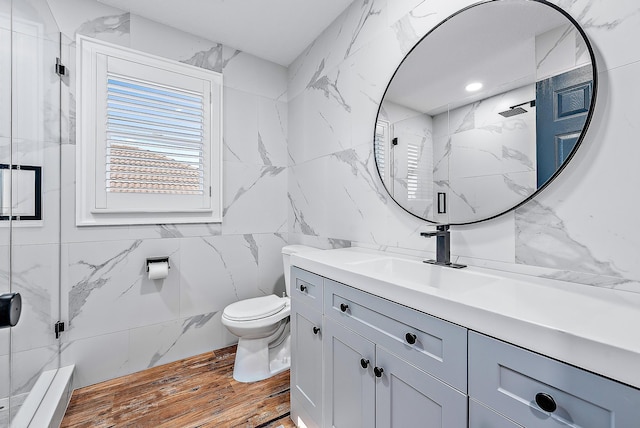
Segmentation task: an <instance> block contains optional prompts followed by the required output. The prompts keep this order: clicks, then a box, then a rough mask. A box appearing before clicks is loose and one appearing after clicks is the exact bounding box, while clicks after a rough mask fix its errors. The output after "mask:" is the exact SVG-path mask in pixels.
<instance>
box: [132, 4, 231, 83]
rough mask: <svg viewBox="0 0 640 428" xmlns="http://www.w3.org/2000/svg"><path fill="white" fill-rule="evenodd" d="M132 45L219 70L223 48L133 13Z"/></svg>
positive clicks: (142, 49)
mask: <svg viewBox="0 0 640 428" xmlns="http://www.w3.org/2000/svg"><path fill="white" fill-rule="evenodd" d="M130 34H131V48H133V49H136V50H139V51H142V52H147V53H150V54H153V55H158V56H161V57H163V58H169V59H172V60H175V61H180V62H183V63H186V64H190V65H194V66H196V67H200V68H205V69H207V70H212V71H216V72H219V73H220V72H222V68H223V56H222V51H223V47H222V45H221V44H220V43H216V42H215V41H210V40H206V39H203V38H201V37H197V36H194V35H192V34H189V33H186V32H184V31H180V30H177V29H175V28H173V27H169V26H167V25H163V24H160V23H158V22H155V21H151V20H149V19H146V18H143V17H141V16H138V15H135V14H132V15H131V24H130Z"/></svg>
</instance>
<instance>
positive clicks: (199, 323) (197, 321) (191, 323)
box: [147, 312, 218, 368]
mask: <svg viewBox="0 0 640 428" xmlns="http://www.w3.org/2000/svg"><path fill="white" fill-rule="evenodd" d="M216 314H218V312H211V313H208V314H202V315H197V316H194V317H191V318H188V319H186V320H184V322H183V323H182V326H181V331H180V333H179V334H178V335H177V336H176V337H175V338H174V339H173V341H172V342H171V343H170V344H169V345H167V346H165V347H164V349H162V350H158V351H156V353H154V354H153V356H152V357H151V360H150V361H149V363H148V364H147V368H151V367H155V366H156V365H157V364H158V362H159V361H160V360H161V359H162V358H163V357H164V356H165V355H167V354H168V353H169V351H171V350H172V349H173V347H174V346H176V344H177V343H178V341H180V339H181V338H182V337H183V336H184V335H185V334H186V333H187V332H188V331H189V330H191V329H192V328H193V329H199V328H202V327H203V326H205V325H206V324H207V323H208V322H209V321H211V320H212V319H213V317H214V316H215V315H216Z"/></svg>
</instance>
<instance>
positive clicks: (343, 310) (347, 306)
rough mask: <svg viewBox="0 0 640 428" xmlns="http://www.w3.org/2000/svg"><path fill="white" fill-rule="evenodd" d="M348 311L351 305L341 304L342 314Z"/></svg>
mask: <svg viewBox="0 0 640 428" xmlns="http://www.w3.org/2000/svg"><path fill="white" fill-rule="evenodd" d="M347 309H349V305H346V304H344V303H340V310H341V311H342V312H347Z"/></svg>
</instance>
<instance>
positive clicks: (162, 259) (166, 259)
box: [145, 257, 171, 272]
mask: <svg viewBox="0 0 640 428" xmlns="http://www.w3.org/2000/svg"><path fill="white" fill-rule="evenodd" d="M150 263H166V264H167V267H168V268H169V269H171V265H170V264H169V257H149V258H148V259H147V262H146V263H145V266H146V267H147V272H149V264H150Z"/></svg>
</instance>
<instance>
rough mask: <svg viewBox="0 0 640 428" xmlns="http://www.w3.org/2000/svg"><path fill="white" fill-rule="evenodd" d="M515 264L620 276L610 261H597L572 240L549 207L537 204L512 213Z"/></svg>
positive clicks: (581, 245) (585, 249) (565, 227)
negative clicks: (514, 226) (550, 250)
mask: <svg viewBox="0 0 640 428" xmlns="http://www.w3.org/2000/svg"><path fill="white" fill-rule="evenodd" d="M550 248H553V252H552V253H551V252H549V249H550ZM516 263H523V264H530V265H535V266H543V267H551V268H557V269H561V270H565V269H570V270H571V271H577V272H585V273H594V274H599V275H607V276H611V277H621V276H622V275H621V274H620V272H619V271H618V269H617V268H616V267H615V265H614V263H613V262H612V261H603V260H598V259H597V258H596V257H595V256H594V255H593V253H592V252H591V250H590V249H589V247H587V246H586V245H584V244H583V243H581V242H578V241H577V240H576V239H574V238H573V237H572V236H571V234H570V232H569V228H567V225H566V224H565V223H564V221H563V220H562V219H561V218H560V217H559V216H558V215H557V214H556V213H555V212H554V210H553V209H552V208H551V207H548V206H544V205H543V204H541V203H540V202H537V201H530V202H529V203H527V204H526V205H524V206H523V207H521V208H519V209H517V210H516Z"/></svg>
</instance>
